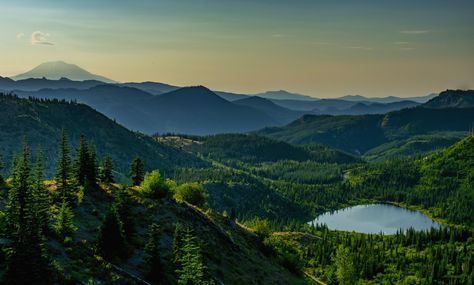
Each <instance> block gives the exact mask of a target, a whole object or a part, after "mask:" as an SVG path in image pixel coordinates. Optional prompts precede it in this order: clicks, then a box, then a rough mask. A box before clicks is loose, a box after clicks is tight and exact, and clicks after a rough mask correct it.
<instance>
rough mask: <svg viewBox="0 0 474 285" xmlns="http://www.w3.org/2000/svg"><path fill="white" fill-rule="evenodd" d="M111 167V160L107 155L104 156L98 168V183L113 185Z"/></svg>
mask: <svg viewBox="0 0 474 285" xmlns="http://www.w3.org/2000/svg"><path fill="white" fill-rule="evenodd" d="M113 167H114V166H113V162H112V158H111V157H110V156H109V155H108V156H106V157H105V159H104V161H103V162H102V167H101V168H100V181H101V182H102V183H106V184H110V183H114V176H113V174H112V171H113Z"/></svg>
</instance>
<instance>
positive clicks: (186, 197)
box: [174, 183, 208, 207]
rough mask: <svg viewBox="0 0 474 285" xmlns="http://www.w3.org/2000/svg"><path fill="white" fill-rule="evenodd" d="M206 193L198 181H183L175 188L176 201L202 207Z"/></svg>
mask: <svg viewBox="0 0 474 285" xmlns="http://www.w3.org/2000/svg"><path fill="white" fill-rule="evenodd" d="M207 196H208V195H207V193H206V191H205V190H204V188H202V186H201V185H200V184H198V183H184V184H182V185H180V186H179V187H177V188H176V190H175V193H174V198H175V199H176V201H179V202H182V201H186V202H188V203H189V204H192V205H194V206H198V207H203V206H204V205H205V204H206V201H207Z"/></svg>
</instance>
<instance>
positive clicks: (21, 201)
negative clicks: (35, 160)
mask: <svg viewBox="0 0 474 285" xmlns="http://www.w3.org/2000/svg"><path fill="white" fill-rule="evenodd" d="M33 184H34V183H33V181H32V177H31V168H30V164H29V150H28V145H27V144H26V143H25V144H24V147H23V152H22V154H21V155H20V157H19V158H18V161H17V162H16V163H15V169H14V172H13V186H12V188H11V189H10V193H9V202H8V220H9V223H10V227H11V229H12V231H11V232H10V238H11V239H12V240H13V243H12V247H11V250H10V254H9V257H8V265H7V271H6V273H5V282H6V284H49V283H50V281H49V280H50V278H49V268H48V267H49V266H48V261H47V258H46V255H45V249H44V245H43V236H42V235H41V229H40V226H39V220H38V216H39V215H38V212H37V209H38V205H37V201H38V200H37V197H35V193H34V192H35V191H34V185H33Z"/></svg>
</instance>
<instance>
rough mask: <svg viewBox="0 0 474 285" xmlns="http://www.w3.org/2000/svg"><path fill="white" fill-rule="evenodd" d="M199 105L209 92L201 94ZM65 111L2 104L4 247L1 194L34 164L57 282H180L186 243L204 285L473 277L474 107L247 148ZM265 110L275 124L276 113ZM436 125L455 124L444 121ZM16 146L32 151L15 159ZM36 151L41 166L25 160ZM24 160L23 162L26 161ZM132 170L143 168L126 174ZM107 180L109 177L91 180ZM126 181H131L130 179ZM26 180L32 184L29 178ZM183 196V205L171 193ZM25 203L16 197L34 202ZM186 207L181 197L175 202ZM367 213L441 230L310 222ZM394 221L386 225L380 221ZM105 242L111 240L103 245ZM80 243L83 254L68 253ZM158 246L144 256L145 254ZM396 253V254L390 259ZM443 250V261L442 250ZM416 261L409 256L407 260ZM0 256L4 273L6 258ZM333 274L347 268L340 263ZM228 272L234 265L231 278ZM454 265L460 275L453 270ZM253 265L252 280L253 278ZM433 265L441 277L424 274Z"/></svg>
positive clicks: (356, 119)
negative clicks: (355, 210) (351, 210)
mask: <svg viewBox="0 0 474 285" xmlns="http://www.w3.org/2000/svg"><path fill="white" fill-rule="evenodd" d="M97 88H102V87H97ZM106 88H109V87H106ZM114 88H115V87H114ZM119 88H128V87H119ZM191 88H194V87H191ZM193 90H194V89H193ZM72 92H76V91H72ZM81 92H84V94H88V91H87V90H85V91H81ZM133 92H135V91H133ZM173 92H178V93H171V94H170V95H167V96H169V98H171V97H172V96H174V95H173V94H176V95H177V98H178V97H179V96H181V95H180V94H182V93H180V92H183V91H182V90H181V89H178V90H177V91H173ZM196 92H203V93H202V94H203V96H207V95H204V94H210V91H209V90H208V89H205V88H201V87H198V89H197V90H196ZM183 94H185V93H183ZM449 94H454V95H452V96H461V97H462V96H467V97H468V98H470V97H469V96H471V95H470V93H462V92H461V91H456V92H451V93H448V95H445V93H441V95H440V98H443V100H442V102H443V104H444V102H445V101H447V99H445V97H446V96H449ZM94 96H96V95H94ZM97 96H100V95H97ZM110 96H113V95H110ZM134 96H136V94H134V95H131V98H132V97H134ZM145 96H148V95H145ZM163 96H164V95H163ZM66 98H67V97H66ZM66 98H61V99H57V98H53V99H51V98H49V99H45V98H42V97H41V98H40V99H37V98H29V99H26V98H20V97H17V96H15V95H1V98H0V110H1V116H2V121H1V122H2V125H1V128H0V130H1V134H2V140H1V141H0V148H1V150H2V151H1V153H2V160H1V161H2V164H1V165H3V166H4V167H2V169H3V171H1V173H2V177H4V178H3V179H2V180H1V181H2V185H3V186H2V189H3V191H2V192H3V194H2V196H1V197H2V198H1V202H0V213H2V215H1V217H2V219H1V221H0V222H1V224H2V225H5V226H3V231H2V232H1V234H2V237H3V238H4V240H9V239H11V238H14V237H13V236H12V235H11V233H9V231H7V230H6V229H7V225H8V221H9V219H11V218H10V217H11V215H12V214H11V209H12V208H11V207H12V206H10V205H12V203H13V201H14V200H13V199H15V197H16V196H12V195H14V194H13V193H15V192H14V191H20V189H21V188H18V187H22V186H21V183H27V182H25V181H23V182H21V180H18V178H16V177H18V176H17V175H20V171H29V170H27V169H24V168H21V169H20V168H18V167H20V166H19V165H20V164H19V163H20V162H19V161H21V163H23V164H25V163H34V161H35V160H36V161H41V163H42V165H44V167H43V168H44V173H41V174H38V175H40V177H42V178H39V177H38V176H34V177H37V178H34V179H45V180H44V181H43V180H38V181H40V182H38V183H39V184H37V185H39V186H36V187H40V188H38V189H39V190H38V191H47V197H49V198H48V200H49V201H50V202H48V206H47V207H48V209H49V210H48V212H49V213H50V214H48V215H47V218H45V219H46V224H45V227H46V228H47V229H48V230H44V231H41V235H42V236H43V238H44V239H45V240H47V242H46V243H44V244H43V243H40V244H41V248H42V250H43V251H44V252H47V256H48V258H49V260H51V261H52V262H53V263H52V264H54V267H48V268H49V269H48V272H50V274H51V275H49V277H50V278H52V280H56V281H55V282H60V283H63V282H72V283H76V282H89V281H87V280H95V281H93V282H102V281H106V280H112V279H115V280H117V282H119V283H121V282H131V283H133V284H136V283H138V284H140V283H142V281H140V280H147V281H146V282H149V281H152V282H154V281H153V280H161V281H163V282H165V284H168V283H169V284H174V283H176V282H178V280H179V278H181V277H180V276H183V275H181V274H183V273H182V272H184V271H182V270H191V267H189V268H188V267H182V266H185V264H184V263H179V262H178V261H176V260H177V259H176V258H177V257H176V256H177V254H178V255H179V253H178V252H177V251H176V245H175V243H176V239H177V238H178V236H181V235H185V236H186V237H188V240H187V242H188V243H189V246H191V247H193V246H194V247H195V248H196V244H195V242H198V243H197V244H199V246H198V250H197V251H193V252H189V253H187V254H192V256H194V257H195V258H196V259H195V262H197V263H193V264H194V265H193V266H198V267H199V268H201V269H199V270H200V271H199V272H201V273H199V274H200V275H199V276H201V277H199V278H201V279H200V280H201V281H199V282H204V281H203V280H207V281H206V282H209V284H217V283H224V284H241V283H242V282H244V283H245V284H262V283H270V284H276V282H280V283H281V284H311V282H313V281H314V280H318V282H325V283H327V284H335V282H336V280H340V279H338V278H340V277H336V276H338V274H339V273H338V271H339V270H342V268H346V267H347V266H349V267H347V268H349V269H347V268H346V269H347V270H356V271H355V272H360V273H355V272H353V273H351V277H350V278H353V279H352V280H359V281H358V282H359V283H361V284H365V283H367V284H371V282H378V281H381V280H385V281H387V280H392V281H395V280H412V279H413V280H418V281H417V282H425V283H426V282H428V283H430V282H433V280H438V281H439V280H446V282H452V280H458V282H460V283H458V284H463V283H464V282H465V281H466V280H469V279H470V277H471V276H472V274H473V273H472V272H473V267H472V265H473V264H474V262H473V251H472V249H473V245H472V236H473V232H472V226H473V225H474V221H473V219H472V217H473V216H474V213H473V212H472V211H473V209H472V201H474V196H473V195H474V192H473V191H472V190H473V189H474V184H473V183H474V180H473V177H474V173H472V169H474V154H473V153H472V151H473V150H474V137H473V136H472V135H470V134H468V132H467V131H463V129H464V127H461V126H464V125H468V124H469V122H470V121H471V120H473V119H474V118H473V117H472V116H473V114H474V112H473V111H472V109H471V106H470V105H467V106H466V105H465V104H459V103H456V104H457V105H459V108H457V109H454V108H453V107H452V104H451V103H449V104H450V106H449V107H447V108H440V107H437V108H432V106H433V105H434V102H433V101H430V102H428V103H427V104H428V105H429V106H430V107H428V106H427V107H424V105H420V106H418V107H415V108H409V109H404V110H401V111H397V112H392V113H387V114H385V115H361V116H347V115H343V116H315V115H302V117H301V118H299V119H296V120H295V121H294V122H292V123H290V124H289V125H287V126H285V127H279V128H264V129H262V130H260V131H258V132H251V133H247V134H216V135H207V136H196V135H177V134H165V135H160V134H156V135H154V136H148V135H146V134H142V133H139V132H133V131H129V130H128V129H126V128H125V127H123V126H121V125H119V124H118V123H117V122H116V121H115V120H112V119H109V118H107V117H106V116H104V115H102V114H100V113H99V112H97V111H95V110H94V109H92V108H90V107H88V106H87V105H84V104H82V103H77V102H76V101H74V100H73V101H68V100H67V99H66ZM166 98H167V97H162V98H160V100H168V99H166ZM183 98H186V97H183ZM196 98H197V97H196ZM199 98H200V99H202V98H205V97H202V96H201V97H199ZM212 98H215V97H212ZM172 99H173V100H175V99H176V98H172ZM255 99H256V98H254V97H250V98H249V100H250V101H252V100H255ZM189 100H191V99H190V98H188V99H186V100H185V101H182V103H181V104H188V101H189ZM212 100H214V99H212ZM219 100H222V102H223V104H228V103H225V102H228V101H225V100H224V99H219ZM245 100H247V99H245ZM257 100H260V99H257ZM432 100H437V97H435V99H432ZM456 100H457V102H459V99H456ZM161 102H164V101H161ZM190 102H191V103H189V104H190V105H192V104H194V103H192V100H191V101H190ZM449 102H451V101H449ZM132 104H133V103H132ZM275 106H276V105H275ZM275 106H274V107H272V108H273V110H279V109H278V108H276V107H275ZM177 115H178V116H184V113H183V114H177ZM440 117H443V118H447V117H449V118H451V119H450V120H449V121H447V122H444V123H442V122H441V121H439V120H438V118H440ZM200 123H202V122H200ZM9 126H15V127H14V128H12V127H9ZM302 131H304V132H303V133H302ZM311 132H314V133H317V135H314V134H312V133H311ZM191 133H192V132H191ZM18 134H22V135H21V136H19V135H18ZM64 134H66V144H67V145H69V148H70V149H69V150H68V151H67V152H64V151H63V150H62V147H63V144H61V143H60V142H61V141H62V139H61V136H64ZM262 135H263V136H262ZM307 138H311V139H310V140H308V139H307ZM25 144H30V145H31V146H32V150H31V151H29V150H25V149H23V150H22V149H21V148H19V147H18V146H20V145H25ZM85 146H87V149H86V150H85V151H86V152H85V154H86V155H87V156H86V159H90V160H91V161H92V162H91V163H92V164H90V165H89V166H85V168H78V166H79V165H80V163H82V162H81V158H80V155H81V153H82V149H83V148H84V147H85ZM34 147H37V148H38V149H40V150H41V151H42V156H38V155H37V154H35V153H36V152H35V151H34ZM58 149H59V150H58ZM360 150H362V151H363V152H361V151H360ZM26 151H27V152H28V153H31V154H28V153H27V154H28V157H25V155H26V154H25V152H26ZM64 153H66V156H67V157H69V158H68V159H69V161H70V162H69V163H71V164H72V165H71V166H70V168H69V169H70V170H68V172H67V173H69V174H67V176H68V177H69V178H67V179H66V180H59V177H60V176H59V174H58V173H60V172H58V171H59V170H58V169H61V168H60V165H62V164H60V162H61V161H62V159H64V155H63V154H64ZM361 154H363V155H361ZM29 156H32V157H34V159H30V158H29ZM21 157H24V158H23V159H21V160H18V159H19V158H21ZM87 157H88V158H87ZM137 158H138V159H139V161H140V163H141V164H142V165H141V166H140V167H141V168H140V167H139V168H134V166H133V165H134V164H133V163H135V161H136V159H137ZM38 159H41V160H38ZM107 159H109V160H108V161H110V162H109V164H106V162H107ZM15 160H16V161H17V162H15ZM66 161H67V160H66ZM132 161H133V163H132ZM38 163H39V162H36V165H38ZM58 163H59V164H58ZM130 163H132V164H130ZM91 165H92V166H91ZM112 165H113V166H112ZM130 165H132V166H130ZM106 167H109V168H106ZM110 167H113V169H110ZM130 167H131V168H130ZM22 169H23V170H22ZM33 169H36V168H33ZM80 169H84V171H86V172H85V173H86V174H85V175H86V176H85V177H87V179H85V180H77V178H76V177H77V175H79V173H78V171H79V170H80ZM88 169H95V170H94V171H93V172H87V170H88ZM105 169H109V170H108V171H109V172H108V173H109V174H102V173H104V171H105ZM129 169H130V171H132V172H129ZM133 169H137V170H136V171H141V172H140V173H141V174H140V173H138V174H139V176H136V178H134V177H135V176H133V171H134V170H133ZM140 169H141V170H140ZM154 169H157V170H159V173H158V172H156V171H155V172H153V170H154ZM15 173H18V174H15ZM38 173H39V172H38ZM87 173H90V174H87ZM145 173H147V174H146V175H145V177H144V178H143V175H144V174H145ZM138 174H137V175H138ZM25 175H31V177H32V178H31V179H33V173H31V174H25ZM65 175H66V174H65ZM87 175H93V176H91V177H89V176H87ZM104 175H105V176H104ZM130 175H132V176H130ZM106 177H108V178H107V179H106ZM136 179H138V180H136ZM143 179H144V180H143ZM61 181H63V182H61ZM81 181H82V182H81ZM135 181H138V182H137V183H135ZM18 183H19V184H18ZM61 183H62V184H61ZM64 183H67V185H68V186H67V187H65V186H64V185H65V184H64ZM28 187H30V186H28ZM31 187H32V186H31ZM26 189H28V188H26ZM32 189H33V188H32ZM35 189H36V188H35ZM42 189H43V190H42ZM147 189H148V190H147ZM66 190H67V191H69V194H67V195H69V196H67V197H71V198H67V201H68V203H67V204H64V198H61V195H65V194H61V193H68V192H64V191H66ZM180 191H187V192H183V194H178V193H181V192H180ZM34 193H35V192H31V193H30V194H28V192H26V193H25V194H26V195H33V196H32V197H36V196H35V195H38V194H34ZM184 193H186V195H187V196H181V195H184ZM182 197H183V198H182ZM29 199H36V198H29ZM37 199H39V198H37ZM196 199H197V200H196ZM38 201H42V200H38ZM61 201H63V202H61ZM38 203H39V202H38ZM372 203H375V204H376V203H390V204H394V205H398V206H402V207H406V208H409V209H417V210H420V211H422V212H423V213H426V214H427V215H428V216H429V217H430V218H433V219H434V220H436V221H437V222H440V223H441V227H438V226H436V227H434V228H433V229H429V228H431V226H428V228H427V229H428V230H417V231H415V230H414V229H411V228H409V226H407V228H405V230H404V231H398V230H397V229H398V228H400V227H402V225H401V224H400V223H398V222H396V221H395V222H393V223H394V224H391V225H390V226H391V227H392V230H390V231H389V232H387V233H385V234H383V235H379V234H377V233H378V232H379V231H383V228H378V229H379V230H375V231H374V232H370V233H367V234H363V233H356V232H352V231H339V230H337V229H339V228H338V227H336V228H335V229H334V228H332V224H331V223H330V222H325V223H322V224H319V223H317V222H316V223H308V221H312V220H314V218H315V217H318V216H320V215H322V216H320V217H324V213H326V212H332V211H337V210H340V209H343V208H347V207H354V206H356V207H360V206H357V205H361V204H362V205H365V204H372ZM65 205H66V206H65ZM19 207H21V204H19ZM64 207H66V208H64ZM29 211H31V210H29ZM113 211H117V212H113ZM66 213H69V214H66ZM114 213H115V214H114ZM112 214H114V215H116V216H110V215H112ZM63 215H69V216H63ZM372 215H373V214H372ZM377 215H378V216H380V213H379V214H377ZM419 215H422V214H419ZM67 217H69V218H67ZM141 217H147V218H146V219H144V218H141ZM380 217H383V216H380ZM413 217H414V215H413ZM111 218H113V219H115V221H116V222H117V221H118V222H119V224H121V225H122V226H120V228H121V230H119V232H118V236H115V237H114V236H113V235H114V231H113V228H110V229H108V230H107V231H106V232H102V234H101V233H100V230H102V231H103V230H104V229H105V227H106V226H108V227H113V224H110V225H109V224H107V223H112V221H114V220H113V219H112V220H110V221H109V220H108V219H111ZM390 219H391V218H389V217H388V216H387V217H385V218H382V220H381V221H380V222H381V223H387V222H388V223H389V220H390ZM407 219H411V218H409V217H408V216H407ZM425 219H427V220H429V219H428V218H426V217H425ZM326 223H327V225H326ZM421 223H424V222H421ZM408 224H410V223H409V222H408ZM155 225H156V227H157V228H156V229H157V230H155V229H154V227H155ZM58 227H59V228H58ZM158 227H159V230H158ZM180 227H182V229H179V228H180ZM361 227H363V226H361ZM55 229H56V230H55ZM97 229H99V234H97ZM180 230H181V231H183V232H182V233H180V234H178V236H177V232H176V231H180ZM58 231H59V232H58ZM356 231H357V230H356ZM362 231H363V230H362ZM147 232H148V234H147ZM106 233H107V235H112V236H104V235H105V234H106ZM116 235H117V233H116ZM153 235H156V239H155V240H153V239H152V237H153ZM147 236H148V237H149V238H147ZM117 237H121V238H120V239H118V240H117ZM447 237H450V238H447ZM103 239H107V244H108V243H117V246H120V243H123V244H122V245H121V246H122V247H124V251H123V252H122V253H118V252H117V253H113V254H112V253H110V252H109V253H107V248H106V247H104V245H103V241H102V240H103ZM172 241H173V242H172ZM354 243H357V244H363V245H364V248H365V249H364V251H360V250H358V251H357V254H356V252H355V251H354V250H355V249H354V248H353V246H354ZM78 244H82V246H85V248H87V250H86V251H81V250H79V248H78V247H76V245H78ZM153 244H155V245H154V246H155V251H150V250H149V248H150V247H151V246H152V245H153ZM157 244H158V245H157ZM341 244H342V246H341ZM393 244H398V245H397V246H396V249H395V250H396V254H395V255H394V253H393ZM344 245H345V246H344ZM389 245H392V246H389ZM18 246H19V245H18ZM156 246H157V247H156ZM8 247H9V246H8V244H7V245H4V246H3V248H5V249H7V248H8ZM183 248H185V247H184V244H183ZM389 248H390V250H389ZM438 248H443V251H442V252H441V253H439V252H437V251H436V250H438ZM453 248H457V250H455V249H453ZM125 249H126V250H125ZM453 250H454V251H453ZM412 251H414V252H415V255H414V256H413V254H412V253H410V254H409V252H412ZM223 253H225V256H224V255H222V254H223ZM154 254H160V255H159V257H158V259H153V258H156V257H154ZM435 254H437V255H435ZM446 254H450V256H451V257H450V258H451V259H450V260H447V261H446V262H445V263H442V264H440V263H436V262H435V263H428V264H429V265H421V263H420V262H421V260H432V259H433V258H435V256H438V257H436V260H440V259H439V258H441V259H442V260H444V259H443V258H445V257H446V258H447V255H446ZM76 256H84V258H80V259H78V258H77V257H76ZM86 256H87V257H86ZM367 256H371V257H367ZM374 256H375V257H374ZM0 258H1V259H2V260H6V261H8V260H9V258H8V255H7V254H6V255H2V256H0ZM453 258H454V259H453ZM364 259H366V260H369V262H368V263H367V264H365V265H363V264H362V263H361V261H362V260H364ZM152 260H155V261H153V262H154V263H150V262H152ZM343 260H350V261H351V264H350V265H347V264H346V265H343V264H340V262H343ZM36 262H42V264H43V265H46V264H47V263H48V262H46V263H45V261H41V259H38V260H37V261H36ZM155 262H156V265H153V266H158V267H155V269H153V272H154V273H153V274H159V275H157V276H158V277H157V276H155V275H149V274H151V271H147V270H149V269H147V268H149V267H148V266H150V264H155ZM237 262H238V264H239V266H238V267H235V266H233V265H235V264H236V263H237ZM400 262H403V264H404V266H401V265H400ZM443 262H444V261H443ZM458 263H461V264H465V266H464V265H463V267H462V268H458V267H457V266H458ZM255 264H258V269H257V268H252V269H250V268H251V267H252V266H253V265H255ZM394 266H395V267H394ZM430 266H437V268H444V269H442V270H441V269H439V270H441V271H440V272H441V273H439V272H438V273H437V274H441V275H439V276H438V275H436V276H435V275H433V273H432V272H433V271H432V270H434V269H432V268H431V267H430ZM111 268H112V270H111ZM180 268H181V269H180ZM350 268H352V269H350ZM421 268H423V269H421ZM452 268H454V271H453V270H452ZM443 270H444V271H443ZM10 271H11V267H9V266H6V267H1V266H0V272H3V273H2V274H3V275H4V276H5V277H4V278H9V277H8V276H9V275H8V274H13V273H10ZM348 274H349V273H348ZM153 278H159V279H153ZM7 280H8V279H7ZM277 280H278V281H277ZM376 280H378V281H376ZM143 282H145V281H143ZM196 282H197V281H196ZM428 283H426V284H428ZM440 284H443V283H440Z"/></svg>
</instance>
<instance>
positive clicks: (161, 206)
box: [0, 181, 307, 284]
mask: <svg viewBox="0 0 474 285" xmlns="http://www.w3.org/2000/svg"><path fill="white" fill-rule="evenodd" d="M44 186H45V187H47V189H42V190H43V191H45V192H46V193H48V196H50V198H51V202H50V203H51V205H50V208H49V210H50V211H49V212H48V215H49V216H50V217H51V224H50V225H49V227H50V228H51V230H50V231H47V232H46V233H43V234H44V238H45V241H46V242H45V245H44V249H45V251H44V253H46V254H47V255H48V261H47V262H48V263H51V265H50V266H49V267H48V269H49V270H50V271H51V274H50V275H52V279H53V281H54V284H88V283H89V284H90V283H94V284H95V283H99V284H101V283H105V284H111V281H113V283H112V284H150V283H146V282H145V281H144V280H147V282H151V283H153V284H177V280H178V277H180V274H179V273H178V271H177V268H180V267H178V266H179V265H178V264H177V261H176V260H177V259H178V256H179V255H178V253H177V251H178V250H179V251H180V252H181V251H183V252H185V250H186V248H185V247H186V246H192V249H193V250H192V251H190V254H192V256H193V257H195V256H196V257H197V259H193V262H194V263H193V264H197V263H199V264H201V266H202V268H201V272H202V274H203V276H193V277H192V278H201V279H207V280H210V281H212V283H209V284H307V283H306V281H305V280H304V278H303V277H302V276H301V275H296V274H294V273H290V272H289V270H288V269H287V268H285V264H284V263H283V262H280V261H279V260H278V259H277V258H276V257H275V256H274V255H273V254H271V252H270V251H269V250H268V249H267V250H265V247H264V246H263V244H262V240H261V238H260V237H259V236H257V235H256V234H255V233H254V232H253V231H252V230H250V229H248V228H246V227H243V226H241V225H240V224H239V223H237V222H236V221H235V220H234V219H233V218H229V217H228V216H222V215H221V214H218V213H214V212H212V211H210V210H207V209H206V208H205V206H201V207H203V208H198V207H197V206H193V205H191V204H189V203H187V202H185V201H182V202H177V201H176V200H175V199H174V198H173V191H175V190H174V189H168V190H167V192H166V193H165V195H164V196H162V197H160V198H156V197H150V196H147V194H145V192H144V190H143V187H127V186H124V185H119V184H112V185H107V184H101V185H99V186H97V187H96V188H95V189H92V188H88V189H87V191H86V192H85V193H84V196H83V197H82V198H81V200H80V201H78V202H77V205H75V206H74V207H70V208H68V209H69V211H70V215H72V216H71V217H68V218H66V219H67V222H66V223H71V224H72V226H73V227H72V229H69V230H68V232H64V233H63V232H58V231H57V230H56V229H57V225H58V224H59V225H62V222H58V215H59V214H58V207H59V206H60V204H61V203H60V202H58V201H57V200H56V199H55V198H56V197H59V195H60V194H59V193H58V189H57V188H56V185H55V184H54V183H52V182H50V181H45V183H44ZM6 190H8V189H6ZM5 197H6V195H0V213H1V215H0V238H1V241H2V243H0V248H1V249H5V248H8V247H9V246H8V245H9V244H5V243H4V241H6V240H7V239H5V237H11V236H12V235H11V233H8V232H6V228H5V227H4V225H5V224H6V223H5V222H4V221H5V220H4V217H5V213H7V211H6V209H5V206H4V205H5V204H7V203H6V202H7V201H6V200H7V199H6V198H5ZM114 209H115V210H114ZM115 211H116V212H115ZM53 213H54V214H53ZM111 213H115V214H114V216H113V217H114V219H117V221H118V222H117V223H119V224H120V225H121V226H120V227H119V228H120V231H119V232H118V233H116V232H114V230H113V228H112V227H111V226H112V224H113V223H114V222H111V220H110V215H111ZM48 224H49V223H48ZM71 224H68V227H71ZM178 224H179V226H178ZM152 225H154V227H155V232H152V231H151V230H150V229H151V226H152ZM108 226H109V228H107V227H108ZM104 229H106V230H108V231H106V230H104ZM156 229H158V231H156ZM178 230H179V231H178ZM104 232H105V233H106V234H102V233H104ZM114 234H115V235H120V237H116V236H115V239H114ZM189 236H190V237H191V239H187V237H189ZM13 237H14V236H13ZM102 239H105V241H106V242H107V243H110V244H111V247H112V248H111V249H108V250H107V247H106V246H103V245H102V244H103V243H101V241H102ZM150 240H151V241H152V243H151V242H150ZM151 244H153V245H155V246H156V247H155V248H153V249H154V250H155V251H154V252H158V258H157V260H156V259H155V260H153V259H150V255H151V254H152V253H151V252H150V245H151ZM5 245H7V246H5ZM28 246H29V247H33V246H34V245H33V244H29V245H28ZM0 260H2V261H3V260H5V255H4V252H3V251H0ZM183 267H184V265H183ZM21 269H23V268H21ZM5 270H6V263H5V262H2V263H0V280H2V279H3V278H4V274H3V273H4V272H5ZM187 270H190V269H189V268H188V269H187ZM194 270H197V269H194ZM150 272H153V273H154V274H150ZM194 272H196V271H194ZM197 272H199V271H197ZM40 274H41V276H42V278H46V276H48V274H46V272H45V271H43V272H41V273H40ZM157 276H159V279H158V280H156V278H157ZM29 277H32V276H24V277H23V278H24V279H26V280H28V278H29ZM45 283H48V284H49V282H45ZM51 284H53V283H51ZM199 284H201V283H199Z"/></svg>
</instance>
